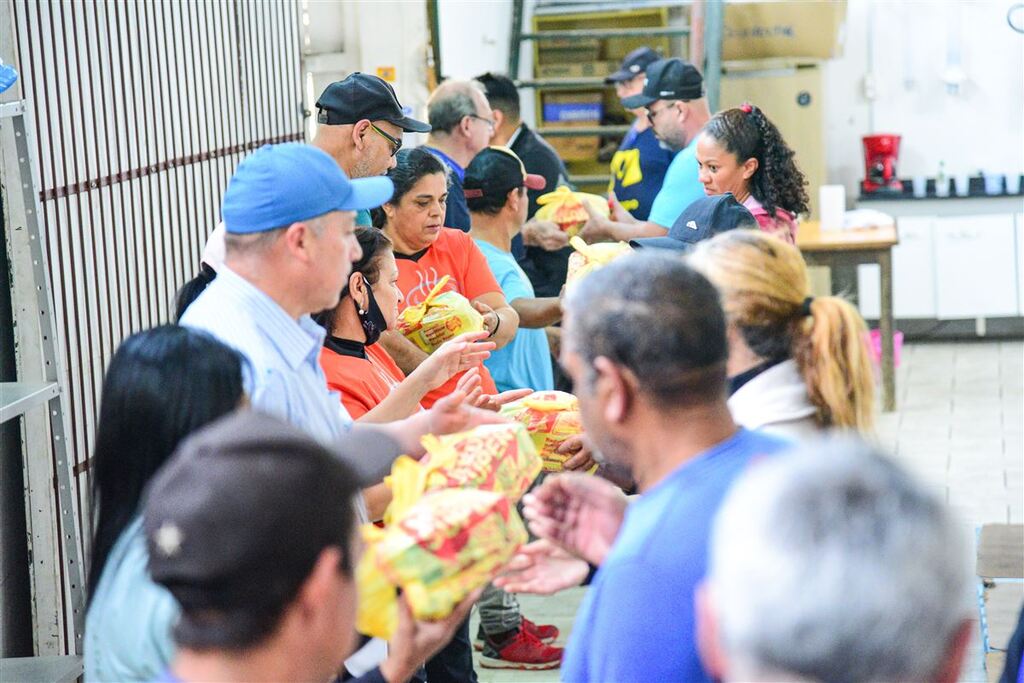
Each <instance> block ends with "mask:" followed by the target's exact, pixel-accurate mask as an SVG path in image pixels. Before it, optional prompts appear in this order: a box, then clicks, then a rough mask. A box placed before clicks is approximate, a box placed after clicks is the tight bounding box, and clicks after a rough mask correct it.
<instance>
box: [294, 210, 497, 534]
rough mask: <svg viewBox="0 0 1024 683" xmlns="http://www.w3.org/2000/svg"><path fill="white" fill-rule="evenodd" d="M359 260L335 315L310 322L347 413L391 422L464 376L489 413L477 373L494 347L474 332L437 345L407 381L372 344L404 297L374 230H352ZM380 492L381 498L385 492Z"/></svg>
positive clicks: (375, 504)
mask: <svg viewBox="0 0 1024 683" xmlns="http://www.w3.org/2000/svg"><path fill="white" fill-rule="evenodd" d="M356 237H357V239H358V240H359V246H360V247H362V250H363V256H362V258H361V259H359V260H358V261H356V262H355V263H353V264H352V274H351V275H350V276H349V279H348V285H347V286H346V287H345V289H344V290H342V293H341V301H340V302H338V305H337V306H336V307H334V308H333V309H329V310H326V311H322V312H320V313H318V314H317V315H316V316H314V319H315V320H316V321H317V322H318V323H319V324H320V325H322V326H323V328H324V329H325V330H326V331H327V337H326V338H325V339H324V346H323V348H322V349H321V350H320V366H321V367H322V368H323V370H324V374H325V375H326V376H327V385H328V386H329V387H330V388H331V389H333V390H335V391H338V392H340V393H341V401H342V403H344V404H345V408H346V409H347V410H348V413H349V415H351V416H352V418H353V419H358V420H359V421H360V422H390V421H392V420H401V419H403V418H406V417H409V416H410V415H412V414H413V413H415V412H416V411H418V410H420V400H422V398H423V396H424V395H425V394H426V393H427V392H428V391H430V390H431V389H435V388H437V387H439V386H441V385H442V384H444V383H445V382H447V381H448V380H449V379H450V378H451V377H453V376H454V375H456V374H458V373H459V372H462V371H464V370H469V371H468V372H466V374H465V375H464V376H463V378H462V379H461V380H460V382H459V388H460V389H463V390H465V391H466V392H467V395H468V399H467V400H468V401H469V402H470V403H472V404H474V405H478V406H482V407H487V403H486V402H487V400H488V397H485V396H482V395H481V392H480V375H479V371H478V370H477V369H476V368H477V367H478V366H480V364H481V363H483V361H484V359H486V358H487V357H488V356H490V352H491V351H492V350H493V349H494V348H495V345H494V343H493V342H488V341H481V340H484V339H486V337H487V332H486V331H483V332H471V333H468V334H464V335H461V336H459V337H456V338H455V339H453V340H451V341H449V342H447V343H446V344H444V345H442V346H441V347H440V348H439V349H437V351H435V352H434V353H432V354H430V356H429V357H428V358H427V360H425V361H424V362H423V363H422V364H421V365H420V366H419V367H417V368H416V370H415V371H414V372H413V373H412V374H410V375H409V376H408V377H406V376H405V374H404V373H403V372H402V371H401V370H400V369H399V368H398V366H397V365H396V364H395V361H394V360H392V359H391V356H389V355H388V353H387V351H385V350H384V348H383V347H382V346H381V345H380V344H378V343H377V340H378V339H379V338H380V335H381V334H382V333H383V332H384V331H385V330H388V329H391V328H393V327H394V325H395V322H396V321H397V320H398V306H399V304H400V303H401V301H402V293H401V291H399V289H398V287H397V286H396V283H397V281H398V266H397V265H396V264H395V256H394V254H393V253H392V250H391V242H390V241H389V240H388V238H387V237H385V236H384V234H383V233H382V232H381V231H380V230H378V229H376V228H360V229H358V230H357V231H356ZM371 491H372V490H370V491H366V492H364V493H366V494H367V495H366V503H367V507H368V508H369V510H370V515H371V518H374V519H376V518H377V516H378V515H379V514H382V513H383V506H386V505H387V500H386V498H379V497H378V496H375V495H372V493H371ZM382 493H383V492H382Z"/></svg>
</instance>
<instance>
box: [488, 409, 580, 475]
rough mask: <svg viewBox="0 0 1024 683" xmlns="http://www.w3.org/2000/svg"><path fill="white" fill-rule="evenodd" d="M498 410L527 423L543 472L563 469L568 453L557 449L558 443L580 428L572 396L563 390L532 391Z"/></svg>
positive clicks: (573, 434)
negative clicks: (541, 461) (541, 462)
mask: <svg viewBox="0 0 1024 683" xmlns="http://www.w3.org/2000/svg"><path fill="white" fill-rule="evenodd" d="M501 414H502V415H504V416H505V417H507V418H509V419H511V420H515V421H516V422H519V423H521V424H523V425H525V426H526V431H527V432H529V434H530V438H531V439H532V440H533V445H534V446H536V448H537V452H538V453H539V454H540V457H541V460H543V461H544V470H545V471H546V472H561V471H562V470H563V469H565V461H566V460H568V459H569V458H570V457H571V456H569V455H564V454H562V453H558V452H557V451H558V447H559V446H561V445H562V444H563V443H564V442H565V440H566V439H568V438H569V437H570V436H575V435H577V434H581V433H582V432H583V425H582V424H581V423H580V413H579V401H577V400H576V397H575V396H573V395H572V394H567V393H565V392H564V391H535V392H533V393H532V394H530V395H529V396H526V397H524V398H521V399H519V400H518V401H513V402H512V403H507V404H505V405H504V406H502V408H501Z"/></svg>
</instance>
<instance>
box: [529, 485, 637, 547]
mask: <svg viewBox="0 0 1024 683" xmlns="http://www.w3.org/2000/svg"><path fill="white" fill-rule="evenodd" d="M523 501H524V506H523V515H524V516H525V517H526V519H527V521H528V523H529V525H530V530H531V531H532V532H533V533H534V534H536V535H537V536H538V537H539V538H543V539H547V540H549V541H551V542H553V543H555V544H557V545H559V546H561V547H563V548H565V549H566V550H568V551H569V552H570V553H572V554H573V555H576V556H577V557H580V558H582V559H584V560H586V561H587V562H589V563H590V564H594V565H600V564H601V563H602V562H604V559H605V557H606V556H607V555H608V551H609V550H610V549H611V547H612V544H613V543H615V538H616V537H617V536H618V534H619V528H620V527H621V526H622V519H623V517H624V516H625V514H626V507H627V506H628V504H629V501H628V499H627V498H626V496H625V495H624V494H623V493H622V491H621V489H619V488H618V487H616V486H615V485H614V484H612V483H610V482H607V481H605V480H603V479H599V478H596V477H592V476H588V475H585V474H577V473H565V474H560V475H557V476H554V477H549V478H548V479H546V480H545V481H544V483H543V484H542V485H541V486H539V487H538V488H537V489H535V490H534V491H533V493H531V494H529V495H527V496H526V497H525V498H524V499H523Z"/></svg>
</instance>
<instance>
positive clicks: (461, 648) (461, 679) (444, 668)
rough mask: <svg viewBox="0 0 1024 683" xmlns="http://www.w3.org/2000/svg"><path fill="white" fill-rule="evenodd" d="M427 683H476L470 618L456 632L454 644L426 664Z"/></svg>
mask: <svg viewBox="0 0 1024 683" xmlns="http://www.w3.org/2000/svg"><path fill="white" fill-rule="evenodd" d="M425 668H426V672H427V683H476V670H475V669H474V668H473V643H472V641H471V640H470V639H469V617H467V618H466V621H464V622H463V623H462V625H461V626H459V628H458V630H457V631H455V636H454V637H453V638H452V642H450V643H448V644H447V645H445V646H444V649H443V650H441V651H440V652H438V653H437V654H436V655H434V657H433V659H431V660H429V661H428V662H427V664H426V667H425Z"/></svg>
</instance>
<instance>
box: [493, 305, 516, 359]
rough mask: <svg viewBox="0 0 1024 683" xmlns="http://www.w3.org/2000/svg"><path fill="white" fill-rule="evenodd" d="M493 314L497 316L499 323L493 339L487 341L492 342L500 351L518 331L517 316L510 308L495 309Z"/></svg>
mask: <svg viewBox="0 0 1024 683" xmlns="http://www.w3.org/2000/svg"><path fill="white" fill-rule="evenodd" d="M494 314H495V315H496V316H498V320H500V321H501V322H500V324H499V325H498V331H497V332H495V333H494V336H493V337H490V338H489V341H492V342H494V343H495V344H496V345H497V347H498V348H499V349H500V348H502V347H503V346H505V345H506V344H508V343H509V342H510V341H512V340H513V339H514V338H515V336H516V332H518V331H519V314H518V313H516V311H515V309H514V308H512V307H511V306H502V307H501V308H496V309H494Z"/></svg>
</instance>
